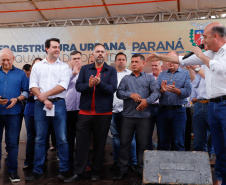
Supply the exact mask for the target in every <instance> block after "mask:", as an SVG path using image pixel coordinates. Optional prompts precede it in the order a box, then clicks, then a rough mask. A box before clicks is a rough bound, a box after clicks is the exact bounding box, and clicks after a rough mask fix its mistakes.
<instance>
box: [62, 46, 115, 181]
mask: <svg viewBox="0 0 226 185" xmlns="http://www.w3.org/2000/svg"><path fill="white" fill-rule="evenodd" d="M93 56H94V59H95V62H94V63H92V64H88V65H84V66H82V68H81V70H80V73H79V77H78V80H77V83H76V90H77V91H78V92H80V93H81V98H80V106H79V108H80V111H79V113H78V122H77V124H76V148H75V163H74V175H73V176H72V177H70V178H68V179H66V180H64V182H69V183H70V182H75V181H77V180H79V178H80V176H81V175H82V174H83V172H84V170H85V168H86V166H87V162H88V158H89V147H90V141H91V137H92V136H93V160H92V176H91V180H92V181H96V180H99V179H100V172H101V169H102V161H103V157H104V147H105V142H106V139H107V135H108V131H109V128H110V123H111V118H112V102H113V94H114V92H115V91H116V89H117V72H116V70H115V68H113V67H111V66H109V65H108V64H107V63H105V62H104V61H105V57H106V50H105V48H104V46H103V45H102V44H97V45H96V46H95V47H94V51H93Z"/></svg>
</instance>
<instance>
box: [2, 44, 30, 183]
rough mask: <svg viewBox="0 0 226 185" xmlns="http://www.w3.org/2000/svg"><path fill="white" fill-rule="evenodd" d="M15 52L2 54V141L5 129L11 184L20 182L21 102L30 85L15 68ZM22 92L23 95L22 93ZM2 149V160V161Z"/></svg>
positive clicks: (3, 50)
mask: <svg viewBox="0 0 226 185" xmlns="http://www.w3.org/2000/svg"><path fill="white" fill-rule="evenodd" d="M14 59H15V56H13V52H12V51H11V50H10V49H8V48H4V49H2V51H1V52H0V61H1V65H2V66H1V68H0V141H1V142H2V134H3V129H4V127H5V136H6V137H5V140H6V148H7V151H8V157H7V166H8V173H9V178H10V180H11V182H19V181H20V177H19V176H18V175H17V156H18V137H19V133H20V112H21V101H22V100H24V99H25V98H27V97H28V92H29V90H28V83H27V77H26V74H25V73H24V71H22V70H21V69H18V68H16V67H14V66H13V62H14ZM21 92H22V93H21ZM1 153H2V151H1V148H0V159H1Z"/></svg>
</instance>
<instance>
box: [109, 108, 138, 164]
mask: <svg viewBox="0 0 226 185" xmlns="http://www.w3.org/2000/svg"><path fill="white" fill-rule="evenodd" d="M121 122H122V113H121V112H119V113H113V114H112V120H111V126H110V131H111V134H112V136H113V139H112V145H113V161H114V162H117V161H118V156H119V148H120V130H121V129H120V125H121ZM130 164H131V165H133V164H137V155H136V139H135V134H134V136H133V140H132V142H131V148H130Z"/></svg>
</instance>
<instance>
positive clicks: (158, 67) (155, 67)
mask: <svg viewBox="0 0 226 185" xmlns="http://www.w3.org/2000/svg"><path fill="white" fill-rule="evenodd" d="M162 69H163V62H162V61H161V60H160V61H154V62H152V63H151V71H152V72H151V73H150V75H152V76H153V77H154V78H155V80H157V78H158V76H159V74H160V73H161V72H162ZM150 111H151V146H150V149H151V150H153V146H152V145H153V142H152V136H153V131H154V128H155V124H156V128H157V135H158V112H159V100H157V101H156V102H155V103H153V104H151V105H150ZM157 146H159V145H157Z"/></svg>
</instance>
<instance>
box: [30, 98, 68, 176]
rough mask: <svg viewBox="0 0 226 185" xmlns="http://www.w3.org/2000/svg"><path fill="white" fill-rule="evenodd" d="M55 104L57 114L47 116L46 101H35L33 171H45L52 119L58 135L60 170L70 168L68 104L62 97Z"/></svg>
mask: <svg viewBox="0 0 226 185" xmlns="http://www.w3.org/2000/svg"><path fill="white" fill-rule="evenodd" d="M53 104H54V105H55V116H53V117H47V116H46V111H44V110H43V107H44V103H42V102H40V101H38V100H36V102H35V113H34V116H35V130H36V138H35V159H34V167H33V171H34V172H36V173H39V174H41V173H43V164H44V162H45V156H46V150H45V149H46V138H47V134H48V128H49V124H50V121H51V123H52V124H53V128H54V131H55V135H56V143H57V148H58V152H59V158H60V171H68V170H69V162H68V161H69V159H68V158H69V152H68V142H67V134H66V106H65V100H64V99H60V100H57V101H56V102H53Z"/></svg>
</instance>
